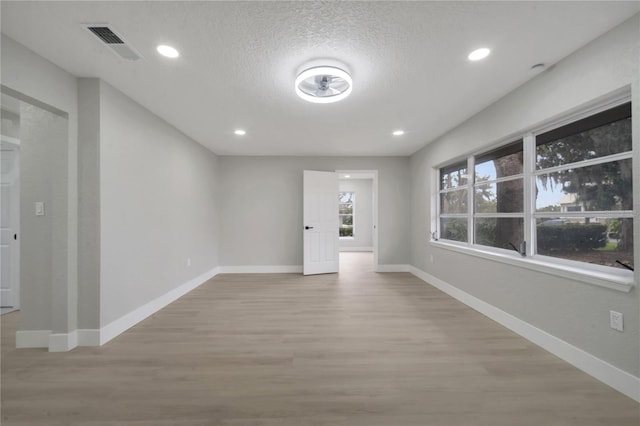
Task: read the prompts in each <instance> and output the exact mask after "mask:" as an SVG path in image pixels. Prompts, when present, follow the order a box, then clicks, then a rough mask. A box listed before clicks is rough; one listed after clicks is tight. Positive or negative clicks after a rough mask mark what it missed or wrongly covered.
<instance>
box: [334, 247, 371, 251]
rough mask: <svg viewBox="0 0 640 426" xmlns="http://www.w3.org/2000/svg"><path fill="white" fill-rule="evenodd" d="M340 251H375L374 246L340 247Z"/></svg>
mask: <svg viewBox="0 0 640 426" xmlns="http://www.w3.org/2000/svg"><path fill="white" fill-rule="evenodd" d="M340 251H373V247H340Z"/></svg>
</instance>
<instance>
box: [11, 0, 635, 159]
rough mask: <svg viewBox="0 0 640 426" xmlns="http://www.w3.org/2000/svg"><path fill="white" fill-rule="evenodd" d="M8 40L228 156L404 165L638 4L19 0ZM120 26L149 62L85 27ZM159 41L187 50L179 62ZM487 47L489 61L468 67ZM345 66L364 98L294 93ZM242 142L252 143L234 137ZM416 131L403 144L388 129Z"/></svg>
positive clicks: (617, 21)
mask: <svg viewBox="0 0 640 426" xmlns="http://www.w3.org/2000/svg"><path fill="white" fill-rule="evenodd" d="M0 7H1V12H2V32H3V33H5V34H7V35H8V36H10V37H12V38H14V39H15V40H17V41H18V42H20V43H22V44H24V45H25V46H27V47H28V48H30V49H32V50H33V51H35V52H36V53H38V54H40V55H42V56H44V57H45V58H47V59H49V60H50V61H52V62H54V63H55V64H57V65H59V66H60V67H62V68H64V69H66V70H68V71H69V72H71V73H72V74H74V75H77V76H81V77H100V78H102V79H103V80H105V81H106V82H108V83H110V84H111V85H113V86H114V87H116V88H118V89H120V90H121V91H123V92H125V93H126V94H128V95H129V96H130V97H131V98H133V99H134V100H136V101H137V102H139V103H140V104H142V105H144V106H145V107H147V108H148V109H150V110H151V111H153V112H154V113H155V114H157V115H158V116H160V117H162V118H163V119H165V120H166V121H167V122H169V123H171V124H172V125H173V126H175V127H177V128H178V129H180V130H181V131H182V132H183V133H185V134H187V135H188V136H190V137H192V138H193V139H195V140H196V141H198V142H200V143H201V144H203V145H205V146H206V147H208V148H210V149H211V150H212V151H214V152H216V153H218V154H222V155H409V154H412V153H413V152H415V151H417V150H418V149H420V148H421V147H422V146H424V145H425V144H426V143H428V142H430V141H432V140H433V139H434V138H436V137H437V136H439V135H441V134H442V133H444V132H446V131H447V130H449V129H451V128H452V127H454V126H455V125H457V124H459V123H461V122H462V121H464V120H466V119H467V118H469V117H470V116H471V115H473V114H475V113H476V112H478V111H480V110H482V109H483V108H485V107H486V106H487V105H489V104H491V103H492V102H494V101H495V100H497V99H498V98H500V97H502V96H504V95H505V94H506V93H508V92H509V91H511V90H513V89H514V88H516V87H518V86H519V85H521V84H523V83H524V82H525V81H527V80H528V79H530V78H533V77H534V76H535V74H534V73H533V72H532V71H531V70H530V67H531V66H532V65H534V64H536V63H539V62H543V63H545V64H547V65H551V64H554V63H555V62H557V61H558V60H560V59H562V58H563V57H565V56H567V55H569V54H570V53H572V52H574V51H575V50H576V49H578V48H580V47H581V46H583V45H585V44H586V43H588V42H589V41H591V40H593V39H594V38H596V37H598V36H599V35H601V34H603V33H604V32H606V31H608V30H610V29H611V28H613V27H615V26H616V25H618V24H620V23H621V22H623V21H624V20H626V19H627V18H629V17H630V16H632V15H633V14H635V13H637V12H638V11H639V10H640V3H639V2H610V1H605V2H170V1H167V2H138V1H136V2H128V1H120V2H9V1H2V2H1V3H0ZM105 22H106V23H109V24H110V25H112V26H113V27H114V28H115V29H116V30H117V31H118V32H119V33H121V35H122V36H123V37H124V38H125V39H126V40H127V41H128V42H130V43H131V45H133V47H135V49H136V50H138V51H139V52H140V53H142V55H143V56H144V58H143V59H142V60H140V61H137V62H128V61H125V60H123V59H120V58H118V57H116V56H115V55H114V54H113V53H112V52H111V51H109V50H108V49H107V48H106V47H105V46H104V45H101V44H100V43H99V42H98V41H97V39H96V38H95V37H94V36H93V35H91V34H90V33H88V32H87V31H86V30H85V29H83V28H82V27H81V25H80V24H81V23H105ZM160 43H166V44H171V45H173V46H175V47H176V48H178V49H179V50H180V52H181V57H180V58H179V59H178V60H168V59H166V58H163V57H160V56H159V55H158V54H157V53H156V52H155V46H156V45H157V44H160ZM479 46H487V47H490V48H491V49H492V54H491V55H490V56H489V58H487V59H486V60H484V61H480V62H475V63H472V62H469V61H468V60H467V59H466V56H467V54H468V53H469V52H470V51H471V50H473V49H475V48H477V47H479ZM319 64H329V65H339V66H341V67H343V68H345V69H346V70H347V71H349V72H350V73H351V74H352V76H353V79H354V89H353V93H352V94H351V96H350V97H349V98H347V99H346V100H344V101H342V102H339V103H336V104H326V105H324V104H311V103H307V102H305V101H303V100H301V99H299V98H298V97H297V96H296V94H295V92H294V88H293V81H294V79H295V77H296V75H297V73H298V72H300V71H301V70H303V69H304V68H307V67H309V66H311V65H319ZM236 128H243V129H245V130H246V131H247V135H246V136H244V137H238V136H235V135H234V134H233V130H234V129H236ZM397 128H401V129H404V130H405V131H406V132H407V133H406V134H405V135H404V136H402V137H393V136H392V135H391V132H392V130H394V129H397Z"/></svg>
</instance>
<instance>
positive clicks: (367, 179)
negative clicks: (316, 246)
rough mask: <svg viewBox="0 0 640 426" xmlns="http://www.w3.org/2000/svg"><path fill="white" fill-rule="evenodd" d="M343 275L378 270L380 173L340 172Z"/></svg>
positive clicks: (340, 247)
mask: <svg viewBox="0 0 640 426" xmlns="http://www.w3.org/2000/svg"><path fill="white" fill-rule="evenodd" d="M337 173H338V176H339V194H338V201H339V216H340V221H339V222H340V229H339V234H340V240H339V249H340V272H352V271H376V270H377V268H378V171H377V170H337Z"/></svg>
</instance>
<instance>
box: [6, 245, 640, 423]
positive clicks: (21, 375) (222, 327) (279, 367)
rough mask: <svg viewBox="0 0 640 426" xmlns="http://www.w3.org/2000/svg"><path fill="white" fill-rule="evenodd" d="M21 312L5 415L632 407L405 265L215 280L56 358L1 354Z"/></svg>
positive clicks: (618, 417)
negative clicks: (99, 343) (97, 343)
mask: <svg viewBox="0 0 640 426" xmlns="http://www.w3.org/2000/svg"><path fill="white" fill-rule="evenodd" d="M360 255H361V254H358V253H355V254H351V253H349V254H348V255H346V256H345V260H348V259H349V258H351V261H352V262H355V263H357V262H364V261H363V259H365V258H364V257H360V258H359V257H358V256H360ZM369 255H370V254H369ZM362 256H368V255H362ZM355 263H352V265H353V264H355ZM365 269H366V268H365ZM125 297H126V296H125ZM18 316H19V313H11V314H7V315H5V316H3V317H2V331H3V334H2V420H3V421H2V425H3V426H10V425H52V426H57V425H71V426H80V425H82V426H107V425H109V426H111V425H132V426H143V425H153V426H167V425H182V426H195V425H243V426H275V425H284V426H308V425H309V426H311V425H313V426H346V425H352V426H418V425H419V426H430V425H433V426H446V425H455V426H473V425H504V426H521V425H531V426H544V425H579V426H589V425H608V426H625V425H629V426H638V425H639V424H640V404H638V403H636V402H634V401H633V400H631V399H629V398H627V397H625V396H623V395H621V394H619V393H618V392H616V391H614V390H612V389H610V388H609V387H607V386H606V385H604V384H602V383H600V382H598V381H597V380H595V379H593V378H591V377H590V376H588V375H586V374H584V373H582V372H580V371H578V370H577V369H575V368H573V367H572V366H570V365H568V364H566V363H565V362H563V361H561V360H559V359H557V358H556V357H554V356H553V355H550V354H549V353H547V352H545V351H544V350H542V349H540V348H538V347H536V346H534V345H533V344H531V343H529V342H527V341H526V340H524V339H522V338H520V337H519V336H517V335H515V334H514V333H512V332H510V331H508V330H506V329H504V328H503V327H501V326H500V325H498V324H496V323H495V322H493V321H491V320H489V319H487V318H485V317H483V316H482V315H480V314H479V313H477V312H475V311H473V310H471V309H469V308H467V307H466V306H464V305H462V304H461V303H459V302H457V301H456V300H454V299H452V298H450V297H449V296H447V295H445V294H444V293H441V292H440V291H438V290H436V289H434V288H432V287H430V286H429V285H427V284H425V283H424V282H422V281H420V280H419V279H417V278H415V277H413V276H411V275H409V274H406V273H387V274H378V273H374V272H371V271H370V270H368V271H367V270H365V271H362V270H360V269H358V268H356V267H348V268H344V269H343V272H341V273H340V274H339V275H320V276H311V277H302V276H300V275H296V274H269V275H267V274H264V275H262V274H255V275H248V274H247V275H218V276H217V277H215V278H214V279H212V280H210V281H209V282H208V283H206V284H204V285H202V286H201V287H199V288H198V289H196V290H194V291H193V292H191V293H189V294H188V295H186V296H185V297H183V298H182V299H180V300H178V301H176V302H175V303H173V304H171V305H170V306H168V307H167V308H165V309H163V310H162V311H161V312H159V313H157V314H155V315H153V316H152V317H150V318H148V319H147V320H145V321H143V322H142V323H140V324H139V325H137V326H136V327H134V328H133V329H131V330H130V331H128V332H126V333H124V334H123V335H121V336H119V337H117V338H116V339H114V340H113V341H111V342H109V343H108V344H106V345H105V346H103V347H100V348H77V349H75V350H73V351H71V352H68V353H47V352H46V351H44V350H39V349H21V350H16V349H13V345H14V339H15V329H16V325H17V321H18Z"/></svg>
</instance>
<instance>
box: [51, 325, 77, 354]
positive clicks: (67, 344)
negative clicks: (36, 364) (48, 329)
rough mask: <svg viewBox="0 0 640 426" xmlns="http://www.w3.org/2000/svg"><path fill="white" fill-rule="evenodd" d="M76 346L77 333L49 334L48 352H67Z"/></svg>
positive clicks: (75, 331)
mask: <svg viewBox="0 0 640 426" xmlns="http://www.w3.org/2000/svg"><path fill="white" fill-rule="evenodd" d="M76 346H78V331H77V330H74V331H72V332H70V333H51V334H50V335H49V352H68V351H70V350H71V349H73V348H75V347H76Z"/></svg>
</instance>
